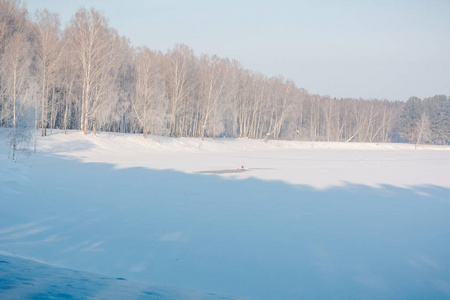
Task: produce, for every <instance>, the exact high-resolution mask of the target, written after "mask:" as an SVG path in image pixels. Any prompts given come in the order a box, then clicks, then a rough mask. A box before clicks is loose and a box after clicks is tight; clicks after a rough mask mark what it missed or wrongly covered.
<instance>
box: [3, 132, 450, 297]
mask: <svg viewBox="0 0 450 300" xmlns="http://www.w3.org/2000/svg"><path fill="white" fill-rule="evenodd" d="M4 136H5V135H4V134H3V135H1V134H0V137H1V138H2V140H3V141H5V138H4ZM3 144H4V142H3ZM7 152H8V150H7V148H6V147H2V148H0V154H1V156H0V169H1V170H2V171H1V172H0V205H1V207H2V209H1V211H0V251H4V252H7V253H13V254H15V255H17V256H20V257H27V258H31V259H35V260H39V261H45V262H46V263H49V264H51V265H56V266H61V267H64V268H69V269H74V270H79V271H86V272H92V273H97V274H104V275H105V276H109V277H112V278H127V279H128V280H136V281H140V282H151V283H152V284H153V285H164V286H176V287H179V288H182V289H190V290H199V291H206V292H211V293H215V294H221V295H234V296H236V297H240V298H246V299H300V298H307V299H324V298H328V299H329V298H333V299H380V298H382V299H399V298H408V299H415V298H417V299H424V298H429V299H431V298H432V299H448V298H449V297H450V255H449V254H448V253H450V239H449V238H448V236H450V180H449V179H448V178H450V148H449V147H436V146H433V147H425V146H420V147H419V149H418V150H414V146H412V145H402V144H354V143H352V144H348V143H347V144H345V143H311V142H286V141H269V142H267V143H265V142H263V141H254V140H245V139H234V140H216V141H213V140H205V141H201V140H199V139H190V138H178V139H174V138H162V137H154V136H152V137H149V138H147V139H143V138H142V137H141V136H140V135H121V134H108V133H101V134H99V135H97V136H95V135H93V134H89V135H88V136H85V135H83V134H82V133H79V132H70V133H69V134H68V135H64V134H63V133H62V132H57V133H56V134H54V135H52V136H49V137H46V138H40V139H39V143H38V152H37V154H36V155H34V156H31V157H29V158H27V159H25V158H22V160H21V161H19V162H18V163H12V162H11V161H9V160H7ZM243 163H245V166H246V167H248V168H249V169H250V170H249V171H248V172H234V170H235V169H236V168H237V167H239V166H240V165H241V164H243ZM0 268H2V266H1V265H0ZM0 274H2V273H1V271H0ZM0 279H1V277H0ZM0 293H1V291H0ZM139 295H141V294H139ZM0 296H1V294H0ZM172 298H177V297H172ZM181 298H182V297H181ZM163 299H164V298H163ZM167 299H169V298H167Z"/></svg>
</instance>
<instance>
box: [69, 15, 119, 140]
mask: <svg viewBox="0 0 450 300" xmlns="http://www.w3.org/2000/svg"><path fill="white" fill-rule="evenodd" d="M67 30H68V37H69V42H70V46H71V47H73V48H74V51H75V52H76V55H77V60H78V62H77V63H78V65H79V69H78V72H79V77H80V81H81V99H80V100H81V116H80V117H81V119H80V124H81V130H82V131H83V132H84V133H85V134H87V131H88V128H90V125H91V126H92V128H93V130H94V132H95V130H96V115H97V113H98V111H99V109H100V108H101V106H102V105H103V104H105V102H107V101H108V97H107V95H108V93H109V92H111V86H112V85H113V82H114V75H115V72H114V62H115V56H116V54H117V53H116V51H117V43H118V35H117V33H116V31H115V30H113V29H112V28H110V27H109V25H108V20H107V19H106V18H105V17H104V16H103V15H102V14H101V13H100V12H98V11H96V10H94V9H92V8H91V9H90V10H86V9H84V8H81V9H80V10H78V11H77V13H76V14H75V16H74V17H73V18H72V20H71V23H70V27H69V28H68V29H67Z"/></svg>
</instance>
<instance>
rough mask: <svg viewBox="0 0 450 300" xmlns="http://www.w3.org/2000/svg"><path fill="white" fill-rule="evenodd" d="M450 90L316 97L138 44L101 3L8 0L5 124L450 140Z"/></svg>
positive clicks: (3, 3) (4, 1)
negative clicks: (70, 11)
mask: <svg viewBox="0 0 450 300" xmlns="http://www.w3.org/2000/svg"><path fill="white" fill-rule="evenodd" d="M449 103H450V99H449V97H447V96H444V95H440V96H435V97H432V98H427V99H423V100H422V99H419V98H415V97H412V98H410V99H409V100H408V101H407V102H402V101H387V100H377V99H352V98H342V99H336V98H331V97H329V96H320V95H313V94H310V93H308V92H307V91H306V90H305V89H302V88H299V87H297V86H296V85H295V83H294V82H293V81H292V80H288V79H285V78H283V77H281V76H278V77H268V76H265V75H263V74H261V73H258V72H254V71H251V70H248V69H245V68H244V67H243V66H242V65H241V64H240V63H239V62H238V61H235V60H230V59H227V58H220V57H217V56H215V55H208V54H201V55H196V54H195V53H194V51H193V49H191V48H190V47H189V46H187V45H183V44H179V45H175V46H174V47H173V49H170V50H168V51H167V52H165V53H163V52H161V51H156V50H151V49H149V48H148V47H146V46H143V47H133V46H132V45H131V43H130V41H129V39H128V38H126V37H123V36H120V35H119V34H118V32H117V30H115V29H114V28H112V27H111V26H110V25H109V23H108V19H107V18H106V17H105V16H104V15H103V14H102V13H101V12H99V11H97V10H95V9H85V8H80V9H79V10H78V11H77V12H76V14H75V15H74V16H73V17H72V19H71V20H70V23H69V24H68V25H67V26H66V28H64V29H61V25H60V20H59V17H58V15H57V14H54V13H51V12H49V11H47V10H42V11H37V12H36V13H35V14H34V16H33V17H30V15H29V13H28V12H27V10H26V7H25V6H24V5H22V4H21V2H20V1H19V0H0V126H1V127H8V128H12V129H13V132H14V135H15V133H16V132H17V130H20V129H23V128H28V129H29V128H34V129H35V131H39V134H41V135H42V136H45V135H48V134H51V133H52V131H53V129H56V128H57V129H63V130H65V131H66V130H69V129H77V130H81V131H83V132H84V133H86V134H87V133H88V131H93V132H96V131H98V130H101V131H110V132H124V133H141V134H142V135H143V136H144V137H146V136H147V135H148V134H152V135H163V136H173V137H200V138H202V139H203V138H205V137H210V138H216V137H240V138H252V139H287V140H310V141H344V142H351V141H354V142H410V143H436V144H448V143H450V117H449V115H450V104H449Z"/></svg>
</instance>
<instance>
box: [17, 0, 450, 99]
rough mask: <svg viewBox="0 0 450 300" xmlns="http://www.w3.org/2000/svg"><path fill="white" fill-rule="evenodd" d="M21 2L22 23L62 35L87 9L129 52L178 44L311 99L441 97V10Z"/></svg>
mask: <svg viewBox="0 0 450 300" xmlns="http://www.w3.org/2000/svg"><path fill="white" fill-rule="evenodd" d="M25 1H26V2H27V7H28V9H29V11H30V13H31V14H33V13H34V11H35V10H36V9H44V8H47V9H48V10H50V11H52V12H57V13H59V15H60V17H61V20H62V24H63V25H65V24H67V23H68V21H69V20H70V18H71V16H72V15H74V13H75V12H76V10H77V9H78V8H79V7H81V6H84V7H87V8H89V7H94V8H96V9H98V10H101V11H102V12H103V13H104V15H105V16H106V17H107V18H108V19H109V20H110V25H111V26H113V27H114V28H116V29H117V30H118V31H119V33H120V34H122V35H125V36H127V37H129V38H130V39H131V42H132V43H133V45H136V46H140V45H147V46H148V47H150V48H151V49H157V50H162V51H164V52H165V51H166V50H167V49H169V48H172V47H173V45H174V44H176V43H184V44H187V45H188V46H190V47H192V48H193V49H194V51H195V53H196V54H201V53H208V54H217V55H219V56H221V57H228V58H231V59H236V60H238V61H240V62H241V63H242V65H243V66H244V67H245V68H248V69H251V70H255V71H259V72H261V73H263V74H266V75H268V76H275V75H282V76H283V77H285V78H290V79H293V80H294V81H295V83H296V84H297V86H299V87H302V88H305V89H306V90H308V91H309V92H310V93H317V94H321V95H330V96H331V97H338V98H340V97H355V98H358V97H363V98H379V99H380V98H381V99H389V100H407V99H408V97H409V96H418V97H428V96H434V95H435V94H447V95H450V0H421V1H417V0H403V1H400V0H391V1H364V0H361V1H345V0H344V1H332V0H324V1H288V0H278V1H263V0H258V1H256V0H255V1H253V0H251V1H245V0H242V1H237V0H228V1H212V0H209V1H207V0H190V1H185V0H165V1H151V0H148V1H146V0H127V1H123V0H96V1H94V0H70V1H63V0H25Z"/></svg>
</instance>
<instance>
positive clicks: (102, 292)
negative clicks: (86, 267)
mask: <svg viewBox="0 0 450 300" xmlns="http://www.w3.org/2000/svg"><path fill="white" fill-rule="evenodd" d="M0 296H1V298H2V299H107V300H109V299H189V300H232V299H236V298H228V297H221V296H217V295H214V294H211V293H209V294H207V293H200V292H194V291H188V290H181V289H177V288H173V287H162V286H156V285H152V284H149V283H142V282H132V281H131V282H130V281H128V280H126V279H125V278H120V277H119V278H112V277H107V276H106V277H105V276H100V275H95V274H89V273H85V272H79V271H74V270H69V269H63V268H58V267H53V266H50V265H46V264H42V263H38V262H35V261H32V260H27V259H22V258H18V257H14V256H10V255H2V254H0Z"/></svg>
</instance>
